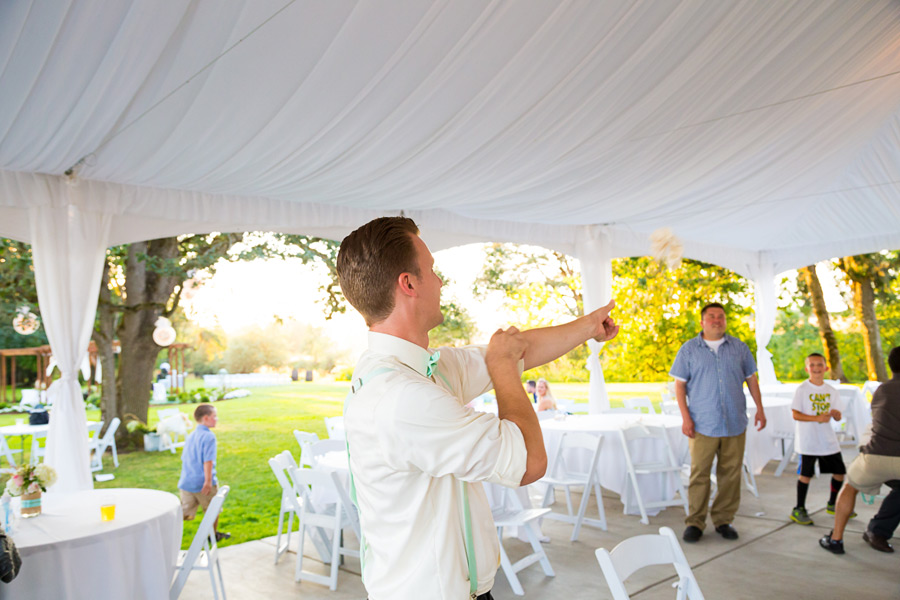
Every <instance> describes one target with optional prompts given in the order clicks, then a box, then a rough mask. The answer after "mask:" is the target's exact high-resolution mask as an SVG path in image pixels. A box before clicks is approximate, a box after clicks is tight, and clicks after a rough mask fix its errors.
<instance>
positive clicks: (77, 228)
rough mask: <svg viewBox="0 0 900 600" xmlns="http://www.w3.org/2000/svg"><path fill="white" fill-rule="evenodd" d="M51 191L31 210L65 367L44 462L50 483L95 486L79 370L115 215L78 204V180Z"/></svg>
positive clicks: (54, 344)
mask: <svg viewBox="0 0 900 600" xmlns="http://www.w3.org/2000/svg"><path fill="white" fill-rule="evenodd" d="M48 191H49V192H50V193H52V194H55V195H56V196H57V197H56V198H52V199H50V200H51V201H50V202H48V203H47V204H45V205H40V206H35V207H33V208H30V209H29V221H30V229H31V239H32V240H33V245H32V254H33V260H34V276H35V282H36V284H37V292H38V301H39V303H40V307H41V318H42V320H43V324H44V327H45V329H46V332H47V339H48V340H49V341H50V347H51V348H52V350H53V357H54V358H55V360H56V363H57V364H58V365H59V369H60V373H61V377H60V378H59V379H58V380H56V381H55V382H53V384H52V385H51V386H50V389H49V392H48V394H49V399H50V402H51V404H52V406H53V409H52V412H51V416H50V432H49V434H48V436H47V452H46V456H45V457H44V461H45V463H46V464H48V465H50V466H52V467H54V468H55V469H56V471H57V473H58V475H59V478H58V480H57V483H56V485H54V486H53V488H52V490H53V491H74V490H83V489H90V488H91V487H93V483H92V480H91V473H90V466H89V458H88V436H87V422H86V421H87V418H86V415H85V410H84V400H83V398H82V395H81V387H80V386H79V384H78V370H79V366H80V365H81V363H82V360H83V359H84V357H85V355H86V353H87V347H88V343H89V341H90V338H91V329H92V328H93V326H94V316H95V314H96V310H97V298H98V289H99V287H100V280H101V275H102V269H103V264H104V256H105V253H106V247H107V240H108V239H109V231H110V223H111V222H112V217H111V215H106V214H100V213H92V212H86V211H84V210H82V209H81V208H79V206H78V205H79V204H80V202H79V201H78V200H79V199H78V196H79V194H80V193H81V189H80V188H79V187H78V186H77V185H76V186H70V185H66V184H62V185H61V186H57V187H55V188H50V189H49V190H48ZM60 199H62V200H64V202H63V203H62V205H60V202H59V200H60Z"/></svg>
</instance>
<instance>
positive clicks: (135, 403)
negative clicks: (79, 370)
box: [116, 237, 179, 423]
mask: <svg viewBox="0 0 900 600" xmlns="http://www.w3.org/2000/svg"><path fill="white" fill-rule="evenodd" d="M142 254H146V255H147V256H149V257H156V258H161V259H175V258H176V257H177V256H178V254H179V249H178V240H177V238H174V237H171V238H162V239H158V240H151V241H149V242H137V243H134V244H131V245H130V246H129V247H128V257H127V259H126V262H125V286H126V289H125V303H124V304H125V310H124V313H123V314H122V319H121V321H120V323H119V328H118V335H119V342H120V343H121V345H122V353H121V355H120V357H119V372H118V376H117V378H116V385H117V389H118V404H117V409H118V410H117V412H118V414H119V415H125V416H127V415H133V416H134V417H137V418H138V419H140V420H141V421H143V422H145V423H146V422H147V414H148V410H149V407H150V395H151V391H152V380H153V367H154V366H155V365H156V357H157V355H158V354H159V351H160V349H161V347H160V346H158V345H157V344H156V342H154V341H153V330H154V328H155V325H156V319H157V318H159V316H160V315H161V314H162V313H163V312H164V311H165V309H166V303H167V302H168V301H169V298H170V296H171V295H172V292H173V291H174V290H175V286H176V285H177V284H178V281H179V280H178V277H175V276H168V275H162V274H159V273H155V272H153V271H151V270H149V269H148V268H147V263H146V262H145V261H144V260H141V259H140V256H141V255H142ZM123 421H124V419H123Z"/></svg>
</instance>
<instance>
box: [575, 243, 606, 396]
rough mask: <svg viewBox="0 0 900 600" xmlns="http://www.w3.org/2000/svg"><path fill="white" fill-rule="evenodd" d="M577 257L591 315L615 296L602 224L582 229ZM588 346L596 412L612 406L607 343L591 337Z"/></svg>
mask: <svg viewBox="0 0 900 600" xmlns="http://www.w3.org/2000/svg"><path fill="white" fill-rule="evenodd" d="M576 258H578V261H579V263H580V264H581V289H582V294H583V296H584V297H583V300H584V312H585V314H587V313H589V312H591V311H592V310H596V309H597V308H600V307H601V306H603V305H604V304H606V303H607V302H609V299H610V296H611V295H612V254H611V252H610V243H609V236H608V235H607V234H606V232H604V231H603V230H602V229H600V228H598V227H586V228H584V229H582V230H581V231H580V232H579V236H578V242H577V244H576ZM588 347H589V348H590V350H591V355H590V356H589V357H588V362H587V368H588V370H589V371H590V372H591V382H590V390H589V396H588V411H589V412H590V413H591V414H595V413H599V412H602V411H603V410H605V409H608V408H609V394H608V393H607V391H606V380H605V379H604V377H603V367H602V366H601V365H600V358H599V352H600V350H601V349H602V348H603V344H602V343H599V342H595V341H594V340H590V341H588Z"/></svg>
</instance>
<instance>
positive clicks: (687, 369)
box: [669, 346, 691, 381]
mask: <svg viewBox="0 0 900 600" xmlns="http://www.w3.org/2000/svg"><path fill="white" fill-rule="evenodd" d="M689 362H690V359H689V358H688V350H687V349H686V346H682V347H681V348H679V349H678V354H676V355H675V362H673V363H672V368H671V369H670V370H669V375H670V376H672V377H674V378H675V379H677V380H679V381H687V380H689V379H690V378H691V365H690V364H689Z"/></svg>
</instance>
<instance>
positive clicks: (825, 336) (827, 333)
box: [797, 265, 847, 382]
mask: <svg viewBox="0 0 900 600" xmlns="http://www.w3.org/2000/svg"><path fill="white" fill-rule="evenodd" d="M798 273H799V280H798V286H797V287H798V289H799V290H800V292H801V293H803V292H805V293H806V295H807V297H808V298H809V304H810V305H811V308H812V311H813V312H814V313H815V315H816V322H817V323H818V325H819V337H820V338H821V340H822V347H823V348H824V350H825V360H826V361H828V368H829V371H830V372H831V378H832V379H839V380H841V381H844V382H846V381H847V377H846V376H845V375H844V368H843V367H842V366H841V353H840V350H839V349H838V344H837V337H836V336H835V335H834V331H833V330H832V329H831V319H830V317H829V316H828V309H827V308H826V307H825V294H824V293H823V292H822V284H821V283H819V276H818V274H817V273H816V265H809V266H807V267H803V268H802V269H800V270H799V272H798ZM812 352H816V350H813V351H812Z"/></svg>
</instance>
